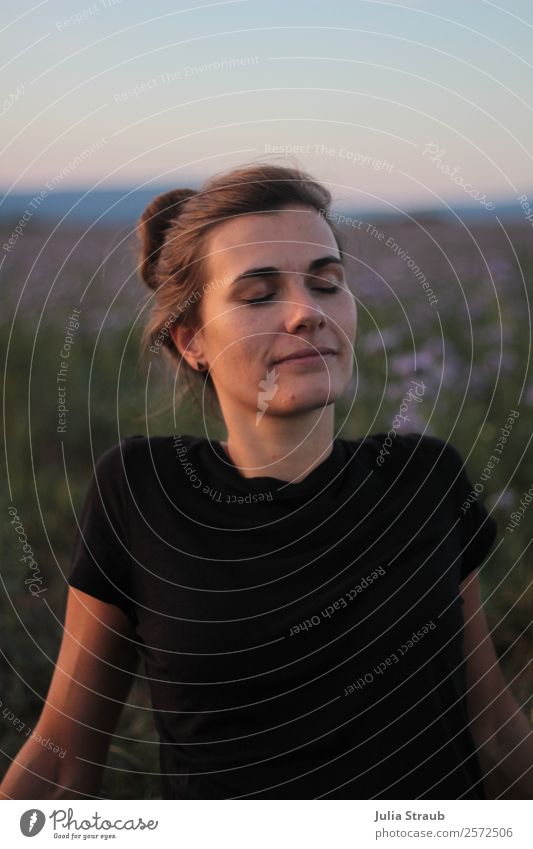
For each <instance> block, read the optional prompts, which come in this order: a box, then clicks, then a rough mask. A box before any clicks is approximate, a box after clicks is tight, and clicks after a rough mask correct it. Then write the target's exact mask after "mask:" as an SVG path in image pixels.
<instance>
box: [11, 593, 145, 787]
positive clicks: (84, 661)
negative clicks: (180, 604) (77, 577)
mask: <svg viewBox="0 0 533 849" xmlns="http://www.w3.org/2000/svg"><path fill="white" fill-rule="evenodd" d="M128 637H129V639H130V640H132V639H133V630H132V626H131V624H130V622H129V620H128V618H127V617H126V615H125V614H124V612H123V611H122V610H121V609H120V608H119V607H117V606H116V605H113V604H107V603H106V602H103V601H100V600H99V599H96V598H94V597H93V596H90V595H88V594H87V593H84V592H81V590H77V589H74V588H73V587H70V588H69V593H68V598H67V608H66V616H65V627H64V631H63V639H62V642H61V647H60V650H59V655H58V659H57V663H56V667H55V670H54V674H53V676H52V681H51V684H50V688H49V691H48V695H47V698H46V702H45V704H44V707H43V710H42V712H41V716H40V718H39V721H38V723H37V725H36V727H35V729H34V733H38V734H40V735H41V738H50V740H51V741H53V743H54V744H55V745H57V746H59V747H60V748H61V749H62V750H65V751H66V754H65V755H64V757H61V758H60V757H59V756H58V754H57V753H53V752H52V751H51V750H50V749H46V748H44V747H43V746H41V745H40V743H39V742H37V740H35V739H33V738H32V737H30V738H28V740H27V742H26V743H25V744H24V746H23V747H22V748H21V750H20V751H19V753H18V755H17V757H16V758H15V759H14V761H13V762H12V764H11V766H10V767H9V769H8V770H7V772H6V774H5V776H4V779H3V781H2V783H1V784H0V799H78V798H80V799H83V798H90V797H93V796H95V795H96V794H98V791H99V788H100V784H101V780H102V776H103V771H104V767H105V761H106V757H107V752H108V748H109V743H110V741H111V736H112V734H113V731H114V728H115V726H116V723H117V720H118V718H119V715H120V712H121V710H122V707H123V702H124V700H125V699H126V697H127V695H128V692H129V689H130V686H131V682H132V680H133V677H134V672H135V669H136V666H137V659H138V656H137V651H136V648H135V644H134V642H130V641H129V640H128V639H126V638H128ZM78 758H87V759H89V760H91V761H94V762H95V763H97V764H98V766H94V765H93V764H87V763H85V762H84V761H83V760H78Z"/></svg>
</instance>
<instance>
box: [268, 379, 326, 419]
mask: <svg viewBox="0 0 533 849" xmlns="http://www.w3.org/2000/svg"><path fill="white" fill-rule="evenodd" d="M341 394H342V392H341V390H339V389H337V387H335V386H331V387H330V386H325V387H323V386H320V387H318V386H317V387H309V388H308V389H297V388H296V387H294V388H293V389H292V390H291V389H288V390H287V391H286V392H285V391H282V390H280V391H279V392H278V394H277V396H276V398H275V399H274V400H273V401H271V402H270V405H269V409H268V411H267V412H268V413H270V414H271V415H280V416H283V415H290V414H295V413H305V412H308V411H309V410H318V409H320V408H321V407H328V406H329V405H330V404H334V403H335V402H336V401H337V400H338V398H339V397H340V396H341Z"/></svg>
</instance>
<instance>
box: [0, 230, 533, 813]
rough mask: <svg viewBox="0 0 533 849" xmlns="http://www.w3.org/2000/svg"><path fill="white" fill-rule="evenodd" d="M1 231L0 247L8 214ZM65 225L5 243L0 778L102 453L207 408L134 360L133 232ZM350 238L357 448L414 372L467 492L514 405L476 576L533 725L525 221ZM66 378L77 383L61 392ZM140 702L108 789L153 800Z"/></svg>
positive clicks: (348, 406) (38, 683) (30, 708)
mask: <svg viewBox="0 0 533 849" xmlns="http://www.w3.org/2000/svg"><path fill="white" fill-rule="evenodd" d="M357 222H359V223H357ZM1 223H2V243H4V242H5V240H6V238H7V237H8V236H9V234H10V233H11V232H12V229H13V225H14V223H15V222H14V221H12V220H11V219H10V220H4V221H2V222H1ZM54 226H55V225H53V224H52V223H47V222H46V221H38V220H37V219H36V220H34V221H32V222H31V223H30V224H29V225H28V227H27V228H26V229H25V231H24V233H23V235H22V236H21V237H20V238H19V239H18V241H17V242H16V244H15V245H14V247H13V248H12V250H10V251H9V252H4V254H3V257H4V262H3V265H2V267H1V286H2V306H1V314H0V338H1V342H2V362H3V365H4V413H5V418H4V435H5V453H4V457H3V460H4V475H3V477H4V486H3V487H2V495H1V498H2V502H3V503H2V517H3V518H2V521H1V523H0V528H1V535H2V551H3V556H2V565H1V567H0V575H1V578H2V593H1V596H2V601H1V604H2V634H1V652H0V702H1V704H0V751H1V760H0V775H2V774H3V773H4V771H5V770H6V769H7V767H8V765H9V760H10V758H12V757H13V756H14V755H15V754H16V752H17V751H18V749H19V748H20V746H21V745H22V743H23V742H24V739H25V734H26V732H27V730H28V728H33V727H34V726H35V724H36V722H37V719H38V716H39V712H40V710H41V707H42V703H43V699H44V698H45V696H46V692H47V688H48V684H49V681H50V677H51V675H52V671H53V664H54V660H55V658H56V656H57V650H58V646H59V642H60V638H61V629H62V626H61V622H62V617H63V613H64V605H65V599H66V593H67V588H66V581H65V574H66V572H67V569H68V563H69V558H70V556H71V553H72V544H73V539H74V530H75V526H76V521H75V515H76V514H79V511H80V509H81V505H82V503H83V499H84V495H85V492H86V488H87V484H88V481H89V477H90V474H91V469H92V464H93V457H98V456H99V455H100V454H101V453H102V452H103V451H104V450H105V449H107V448H109V447H110V446H112V445H114V444H116V443H117V441H119V440H120V439H122V438H123V437H124V436H125V435H129V434H134V433H138V434H147V435H153V434H159V433H160V434H168V433H179V432H184V433H197V434H200V435H205V431H204V428H205V423H204V421H203V418H202V414H201V410H200V409H199V408H197V407H196V406H195V405H194V404H193V403H192V402H191V401H189V402H186V403H182V404H181V405H180V406H179V407H178V408H177V409H174V408H173V405H172V390H173V376H172V374H171V373H170V372H169V371H168V370H166V369H165V368H164V367H162V364H161V362H159V361H158V359H157V357H156V356H154V357H152V359H151V360H150V361H149V364H148V365H147V363H146V362H143V361H141V360H140V358H139V340H140V335H141V332H142V327H143V323H144V319H145V316H146V298H145V294H144V292H143V290H142V288H141V284H140V283H139V281H138V279H137V276H136V271H135V266H136V240H135V236H134V234H132V233H131V232H130V230H131V228H130V227H128V226H124V227H118V226H116V227H113V228H111V227H107V228H104V227H93V228H88V229H87V230H86V229H85V228H84V227H82V226H81V225H78V226H76V227H74V226H72V225H68V224H67V226H65V225H62V226H61V227H58V228H56V229H55V231H54ZM343 233H344V237H345V250H346V253H347V269H348V279H349V280H350V284H351V286H352V289H353V291H354V293H355V294H356V297H357V299H358V308H359V327H358V334H357V339H356V346H355V369H354V379H353V381H352V385H351V386H350V387H349V390H348V391H347V393H346V396H345V397H344V398H343V399H342V401H341V402H339V403H338V404H337V406H336V422H337V427H338V434H339V435H341V436H345V437H346V438H350V439H355V438H359V437H360V436H362V435H364V434H365V433H367V432H378V431H388V430H389V429H390V428H391V427H392V422H393V421H394V419H395V416H396V415H397V413H398V410H399V405H400V404H401V401H402V398H403V397H404V395H405V393H406V392H407V391H408V388H409V385H410V381H412V380H416V381H419V382H420V381H422V382H423V384H424V386H425V387H426V388H425V392H424V397H423V403H418V404H412V405H411V406H410V414H409V415H410V421H409V423H403V424H402V426H401V430H402V431H413V430H414V431H422V430H427V432H428V433H432V434H434V435H436V436H440V437H442V438H445V439H449V440H450V441H451V442H452V443H453V444H454V445H455V446H456V447H457V448H458V449H459V451H460V452H461V453H462V455H463V457H464V458H465V460H466V467H467V470H468V472H469V475H470V477H471V480H472V482H473V483H475V482H477V481H479V480H480V475H481V473H482V471H483V469H484V468H485V466H486V464H487V461H488V459H489V458H490V456H491V455H492V453H493V450H494V446H495V445H496V443H497V442H498V439H499V437H500V435H501V429H502V428H504V427H505V424H506V422H507V421H508V418H509V415H510V413H511V411H517V412H518V413H519V415H518V416H516V417H515V418H514V420H513V422H514V423H513V425H512V433H511V435H510V436H509V438H508V440H507V441H506V443H505V448H504V450H503V451H502V454H501V459H500V462H499V464H498V465H497V467H495V468H494V469H491V473H490V475H488V476H487V477H486V479H485V481H484V485H483V486H484V489H483V500H484V503H485V505H486V506H487V508H488V509H491V510H493V515H494V517H495V518H496V520H497V522H498V525H499V532H500V536H502V537H503V538H504V541H503V544H502V545H501V546H500V547H499V549H498V552H497V554H496V555H495V556H494V557H492V558H490V560H489V561H488V562H487V565H486V567H485V568H484V569H483V572H482V576H481V578H482V588H483V594H484V598H485V609H486V611H487V617H488V620H489V625H490V627H491V628H493V629H494V631H493V639H494V642H495V645H496V648H497V651H498V654H499V656H500V659H501V665H502V668H503V670H504V673H505V676H506V678H507V680H508V681H509V682H512V683H511V688H512V690H513V692H514V694H515V696H516V698H517V699H518V700H519V702H520V704H523V705H524V711H525V712H526V713H527V714H528V716H529V717H530V720H532V721H533V709H532V707H531V701H530V699H531V692H532V686H531V685H532V676H531V668H530V664H531V657H532V656H533V633H532V630H531V609H532V600H533V599H532V591H531V576H532V572H533V569H532V566H533V553H532V550H531V547H530V543H531V539H532V536H533V534H532V531H531V527H532V522H533V507H530V508H529V512H528V511H527V510H526V511H525V513H524V516H523V518H522V519H521V521H520V522H519V523H518V524H517V526H516V527H515V528H514V529H513V532H512V533H511V532H506V530H505V528H506V526H507V525H508V523H509V522H510V521H511V514H513V512H516V511H517V509H518V507H519V505H520V499H521V498H523V496H524V492H526V491H527V490H528V489H529V488H530V487H531V485H532V484H533V449H532V447H531V445H530V442H531V437H532V421H533V380H532V374H531V366H530V358H531V314H530V309H529V303H530V299H531V298H532V296H533V239H532V235H533V234H532V231H531V227H530V226H529V225H528V223H527V222H525V221H523V222H521V221H520V220H516V219H515V220H510V221H506V220H503V222H501V223H499V222H497V221H496V220H495V219H492V218H491V219H490V220H489V219H488V218H487V219H486V220H484V221H481V220H480V221H479V222H475V223H472V222H469V225H468V226H466V224H464V223H462V222H461V221H459V220H455V219H453V218H449V219H443V218H440V217H439V216H437V215H435V216H432V215H429V214H424V215H422V214H420V215H418V216H413V217H412V218H409V217H402V218H400V217H398V218H386V219H385V218H382V219H377V218H376V219H375V220H373V219H370V218H368V219H367V220H364V221H362V220H359V219H357V218H356V217H355V214H354V218H353V220H352V222H350V223H348V224H347V225H344V227H343ZM430 290H431V292H432V297H433V300H431V296H430V295H429V294H428V292H429V291H430ZM75 310H79V311H80V312H79V313H76V312H74V311H75ZM73 315H74V316H77V319H76V321H73V320H72V319H71V317H72V316H73ZM75 324H77V325H78V326H77V327H75V326H74V325H75ZM65 344H68V345H69V346H70V347H69V348H68V349H65ZM65 350H68V357H67V358H65V357H64V356H62V355H61V352H62V351H65ZM64 362H67V366H62V363H64ZM61 369H63V377H64V378H65V380H63V381H59V382H58V374H59V375H61ZM58 387H61V388H62V390H63V392H62V395H61V396H60V395H58ZM60 397H61V398H62V399H63V401H62V403H63V407H64V408H65V409H64V411H63V418H62V419H60V418H59V417H58V416H59V411H58V406H59V403H60ZM61 421H63V422H64V430H63V431H60V432H58V426H61ZM207 426H208V434H207V435H209V436H210V437H212V438H223V437H224V435H225V433H224V429H223V427H222V424H221V422H220V421H216V420H215V419H208V421H207ZM10 508H12V509H13V508H14V509H16V511H17V515H18V517H19V519H20V522H21V524H22V525H23V527H24V531H25V533H26V535H27V540H28V544H29V546H30V547H31V551H32V554H33V557H34V560H35V562H36V563H37V564H38V569H39V576H38V577H39V578H40V582H39V587H40V588H41V589H44V588H46V593H43V594H42V595H41V597H35V596H33V595H32V594H31V593H30V592H29V591H28V584H25V580H26V579H27V578H28V574H29V570H28V568H27V564H26V563H25V562H24V561H21V546H20V542H19V540H18V537H17V535H16V534H15V533H14V531H13V528H12V526H11V524H10V522H11V515H12V514H10V513H9V512H8V511H9V509H10ZM34 577H35V578H37V575H34ZM43 596H44V598H43ZM44 599H45V600H46V603H45V602H44ZM129 701H130V703H131V705H129V706H127V707H125V709H124V711H123V713H122V716H121V719H120V723H119V726H118V728H117V731H116V734H115V737H114V740H113V743H112V746H111V749H110V754H109V760H108V766H109V769H108V770H107V771H106V776H105V780H104V785H103V788H102V796H103V797H104V798H125V799H131V798H157V797H158V794H159V779H158V753H157V739H156V734H155V730H154V727H153V724H152V720H151V718H150V712H149V696H148V690H147V687H146V686H145V684H144V682H142V681H141V680H140V679H138V680H137V681H136V682H135V684H134V688H133V691H132V694H131V697H130V700H129ZM133 705H135V706H136V707H133ZM6 710H7V712H5V711H6ZM11 714H13V717H14V718H10V717H11ZM16 720H18V722H17V721H16Z"/></svg>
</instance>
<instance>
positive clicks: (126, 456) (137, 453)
mask: <svg viewBox="0 0 533 849" xmlns="http://www.w3.org/2000/svg"><path fill="white" fill-rule="evenodd" d="M201 441H202V440H201V438H200V437H197V436H193V435H192V434H176V435H169V436H144V435H142V434H133V435H131V436H125V437H124V438H123V439H122V440H121V441H120V442H117V443H116V444H115V445H113V446H112V447H111V448H108V449H107V450H106V451H104V452H103V453H102V454H100V456H99V457H98V459H97V461H96V463H95V466H94V470H95V473H96V476H97V477H98V479H99V480H100V479H102V480H103V481H107V482H109V484H111V485H113V484H117V482H119V481H123V480H124V478H127V479H128V480H134V479H136V478H139V479H141V480H143V479H144V480H146V477H147V475H148V474H149V473H150V472H154V473H156V474H157V473H158V472H159V471H160V470H163V469H165V468H168V466H169V464H172V459H173V458H174V459H175V458H176V456H177V452H178V450H180V449H183V447H184V446H185V447H186V448H192V447H193V446H194V445H195V444H196V443H197V442H201Z"/></svg>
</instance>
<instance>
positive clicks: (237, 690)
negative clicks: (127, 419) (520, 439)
mask: <svg viewBox="0 0 533 849" xmlns="http://www.w3.org/2000/svg"><path fill="white" fill-rule="evenodd" d="M385 439H386V434H385V433H376V434H372V435H370V436H367V437H365V438H361V439H359V440H355V441H351V440H345V439H341V438H336V439H335V440H334V442H333V448H332V451H331V453H329V454H327V456H325V459H323V460H322V461H321V462H320V463H319V465H318V466H315V467H314V468H313V469H312V470H311V472H310V473H309V474H308V475H307V476H306V477H305V478H304V480H302V481H300V482H299V483H286V482H285V481H281V480H280V479H277V478H274V477H269V476H262V477H254V478H246V477H244V476H243V475H242V474H241V473H240V472H239V471H238V470H237V468H236V467H235V466H234V465H233V464H232V462H231V459H230V458H229V456H228V454H227V453H226V452H225V450H224V449H223V448H222V446H221V444H220V442H216V441H210V440H208V439H206V438H200V437H196V436H192V435H189V434H181V435H175V436H168V437H159V436H156V437H151V438H146V437H141V436H132V437H127V438H126V439H124V440H123V441H122V442H121V443H120V444H119V445H117V446H115V447H114V448H112V449H111V450H109V451H107V452H106V453H105V454H104V455H102V457H101V458H100V459H99V461H98V463H97V464H96V471H95V474H94V475H93V478H92V482H91V485H90V487H89V492H88V495H87V498H86V502H85V507H84V510H83V515H82V519H81V527H82V532H83V540H82V538H81V536H80V535H79V534H78V536H77V540H76V545H75V554H74V557H73V561H72V564H71V568H70V574H69V583H70V584H71V585H72V586H74V587H78V588H79V589H81V590H83V591H85V592H86V593H89V594H91V595H93V596H96V597H97V598H99V599H102V600H103V601H106V602H110V603H112V604H116V605H118V606H119V607H121V608H122V609H123V610H124V611H125V612H126V614H127V615H128V616H129V617H130V619H131V621H132V622H133V624H134V626H135V631H136V639H137V640H138V647H139V652H140V655H141V657H142V659H143V660H144V670H145V674H146V676H147V680H148V682H149V686H150V690H151V698H152V705H153V710H154V718H155V722H156V726H157V729H158V732H159V736H160V769H161V779H162V796H163V798H175V799H176V798H179V799H227V798H239V799H240V798H276V799H286V798H287V799H289V798H295V799H316V798H327V799H333V798H345V799H373V798H376V799H479V798H481V799H483V798H485V797H484V794H483V788H482V781H481V773H480V769H479V764H478V760H477V757H476V754H475V747H474V744H473V740H472V737H471V735H470V732H469V729H468V718H467V713H466V696H465V670H464V665H465V660H464V655H463V649H462V625H463V618H462V604H463V602H462V598H461V596H460V592H459V583H460V581H461V580H462V579H463V578H464V577H465V576H466V575H467V574H468V573H470V572H471V571H472V570H473V569H475V568H476V566H478V565H479V564H480V563H481V562H482V561H483V559H484V557H485V556H486V555H487V553H488V551H489V549H490V548H491V546H492V544H493V542H494V539H495V536H496V534H497V524H496V522H495V520H494V519H493V518H492V517H491V516H489V515H488V514H487V512H486V510H485V508H484V506H483V504H482V503H481V501H480V500H479V499H477V498H474V499H473V501H472V499H471V501H472V503H471V506H470V507H469V509H468V510H466V511H463V510H462V509H461V505H462V504H463V502H464V501H465V500H466V498H467V496H468V495H469V494H470V493H471V491H472V483H471V481H470V480H469V478H468V476H467V473H466V471H465V469H464V467H463V461H462V458H461V455H460V454H459V453H458V451H457V450H456V449H455V448H454V447H453V446H452V445H451V444H450V443H446V442H444V441H443V440H441V439H439V438H438V437H434V436H428V435H422V434H419V433H407V434H400V433H397V434H396V436H395V437H394V439H392V444H391V445H390V446H389V447H388V448H387V449H386V451H388V453H383V452H382V453H381V454H380V451H381V449H382V448H383V446H384V444H385ZM390 442H391V440H390V439H389V443H390ZM380 456H381V457H382V458H384V459H382V460H380V461H379V462H378V458H379V457H380ZM380 463H381V465H380Z"/></svg>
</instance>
